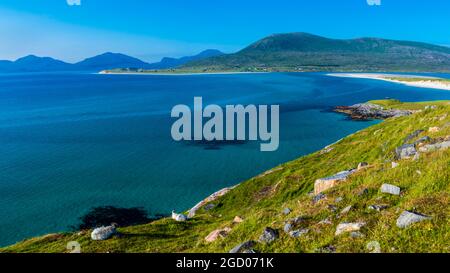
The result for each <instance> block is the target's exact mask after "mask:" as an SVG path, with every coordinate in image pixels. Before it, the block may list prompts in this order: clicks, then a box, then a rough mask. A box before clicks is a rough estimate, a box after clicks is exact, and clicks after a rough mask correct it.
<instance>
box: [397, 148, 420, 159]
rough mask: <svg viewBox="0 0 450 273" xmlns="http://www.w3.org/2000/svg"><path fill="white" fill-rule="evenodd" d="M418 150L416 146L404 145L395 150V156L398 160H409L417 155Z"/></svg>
mask: <svg viewBox="0 0 450 273" xmlns="http://www.w3.org/2000/svg"><path fill="white" fill-rule="evenodd" d="M416 152H417V151H416V148H415V146H414V144H404V145H402V146H400V147H397V148H396V149H395V154H396V155H397V158H398V159H408V158H411V157H413V156H414V155H415V154H416Z"/></svg>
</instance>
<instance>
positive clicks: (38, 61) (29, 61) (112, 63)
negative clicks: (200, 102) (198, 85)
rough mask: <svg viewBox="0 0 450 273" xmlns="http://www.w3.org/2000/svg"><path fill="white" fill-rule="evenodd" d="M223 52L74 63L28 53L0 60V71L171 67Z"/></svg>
mask: <svg viewBox="0 0 450 273" xmlns="http://www.w3.org/2000/svg"><path fill="white" fill-rule="evenodd" d="M223 54H224V53H222V52H220V51H219V50H215V49H208V50H205V51H202V52H201V53H199V54H197V55H194V56H187V57H181V58H179V59H176V58H169V57H165V58H163V59H162V60H161V61H160V62H157V63H146V62H144V61H142V60H139V59H137V58H134V57H130V56H127V55H124V54H120V53H111V52H107V53H104V54H101V55H97V56H94V57H91V58H87V59H85V60H83V61H81V62H78V63H75V64H70V63H66V62H63V61H60V60H56V59H53V58H50V57H37V56H34V55H28V56H26V57H23V58H20V59H17V60H16V61H1V60H0V72H45V71H48V72H50V71H100V70H106V69H114V68H142V69H171V68H177V67H179V66H181V65H183V64H185V63H187V62H190V61H195V60H201V59H204V58H208V57H213V56H219V55H223Z"/></svg>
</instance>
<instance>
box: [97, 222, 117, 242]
mask: <svg viewBox="0 0 450 273" xmlns="http://www.w3.org/2000/svg"><path fill="white" fill-rule="evenodd" d="M114 234H116V226H115V225H111V226H106V227H105V226H103V227H99V228H96V229H94V230H93V231H92V233H91V239H92V240H94V241H103V240H107V239H109V238H111V236H113V235H114Z"/></svg>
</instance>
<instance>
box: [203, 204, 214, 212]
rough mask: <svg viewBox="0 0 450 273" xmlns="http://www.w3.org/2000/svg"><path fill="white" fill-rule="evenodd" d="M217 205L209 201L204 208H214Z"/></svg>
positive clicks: (206, 209)
mask: <svg viewBox="0 0 450 273" xmlns="http://www.w3.org/2000/svg"><path fill="white" fill-rule="evenodd" d="M215 206H216V205H214V204H212V203H209V204H207V205H205V207H204V208H203V209H204V210H205V211H208V210H212V209H213V208H214V207H215Z"/></svg>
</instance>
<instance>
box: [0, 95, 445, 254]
mask: <svg viewBox="0 0 450 273" xmlns="http://www.w3.org/2000/svg"><path fill="white" fill-rule="evenodd" d="M373 104H376V105H379V106H381V107H384V108H389V109H400V110H411V111H412V112H413V114H411V115H408V116H403V117H393V118H388V119H387V120H385V121H383V122H381V123H379V124H377V125H374V126H372V127H369V128H367V129H364V130H362V131H359V132H357V133H355V134H352V135H350V136H348V137H346V138H344V139H342V140H340V141H338V142H337V143H335V144H332V145H330V146H329V147H326V148H324V149H323V150H321V151H318V152H316V153H313V154H310V155H308V156H304V157H302V158H299V159H297V160H294V161H291V162H288V163H285V164H282V165H280V166H278V167H276V168H274V169H272V170H270V171H267V172H265V173H263V174H261V175H259V176H257V177H254V178H252V179H250V180H248V181H245V182H243V183H241V184H240V185H238V186H237V187H235V188H233V189H231V190H230V191H229V192H228V193H226V194H225V195H223V196H221V197H219V198H218V199H216V200H214V201H211V202H210V204H213V205H214V206H213V207H212V208H211V205H210V206H208V209H205V207H202V208H200V209H199V211H197V213H196V215H195V216H194V217H193V218H191V219H189V220H188V221H186V222H175V221H174V220H172V219H170V218H165V219H161V220H157V221H154V222H151V223H148V224H143V225H138V226H129V227H120V228H118V232H119V235H117V236H113V237H112V238H110V239H108V240H105V241H93V240H91V239H90V230H85V231H81V232H74V233H61V234H52V235H47V236H43V237H38V238H33V239H30V240H25V241H23V242H20V243H18V244H16V245H13V246H9V247H6V248H2V249H0V252H67V250H66V245H67V243H68V242H70V241H77V242H79V243H80V245H81V251H82V252H228V251H229V250H230V249H232V248H233V247H235V246H236V245H238V244H240V243H242V242H246V241H249V240H252V241H254V243H253V244H251V243H249V245H252V249H253V250H255V251H259V252H297V253H298V252H368V251H372V250H373V248H374V247H376V246H378V245H379V247H380V251H381V252H446V253H448V252H450V249H449V246H448V242H449V241H450V232H449V222H448V219H449V217H448V216H449V198H450V172H449V169H450V149H445V148H444V147H443V144H442V143H448V141H450V138H449V136H450V116H449V113H450V102H448V101H442V102H429V103H400V102H398V101H393V100H389V101H374V102H372V104H371V105H373ZM377 109H379V108H377ZM405 143H415V146H414V145H413V147H415V148H416V149H417V150H418V151H420V154H419V155H420V156H414V158H410V159H398V158H397V155H396V148H398V147H400V146H401V145H403V144H405ZM439 143H441V144H439ZM410 146H411V145H409V146H407V147H410ZM360 162H367V163H368V165H366V166H364V164H360V165H361V166H360V167H361V168H359V169H358V170H354V171H353V173H351V174H350V175H349V176H348V177H347V179H346V180H343V181H340V182H339V183H338V184H337V185H336V186H335V187H332V188H330V189H328V190H326V191H324V192H322V193H320V194H316V195H314V194H312V193H311V192H312V191H313V189H314V184H315V181H316V180H317V179H320V178H324V177H328V176H331V175H334V174H336V173H338V172H341V171H344V170H349V169H353V168H356V167H357V166H358V164H359V163H360ZM393 162H394V163H393ZM397 164H398V165H397ZM382 184H392V185H395V186H398V187H400V194H399V195H392V194H388V193H383V192H382V191H381V190H380V188H381V187H382ZM349 206H351V207H349ZM287 209H289V210H287ZM404 211H411V212H416V213H420V214H423V215H426V216H427V217H429V218H426V220H424V221H421V222H417V223H414V224H412V225H410V226H408V227H406V228H401V227H398V226H397V225H398V221H399V220H398V219H399V217H400V215H404V214H403V213H404ZM236 216H239V217H240V218H241V219H242V222H241V221H233V220H234V219H235V217H236ZM287 223H288V224H291V225H292V226H291V229H292V230H290V231H289V230H288V231H289V232H285V231H283V229H287V228H288V227H289V226H287V225H286V224H287ZM343 223H356V224H358V225H361V228H360V230H359V231H354V232H344V233H343V234H340V235H336V230H337V229H338V228H341V227H343V226H342V225H340V226H339V224H343ZM266 227H269V228H271V229H273V230H274V231H275V233H278V236H277V238H276V239H275V240H274V241H273V242H271V243H262V242H258V239H259V238H260V235H261V234H262V232H263V230H264V229H265V228H266ZM358 228H359V226H358ZM217 229H224V231H223V232H221V235H222V236H223V238H221V237H220V236H219V238H217V239H216V240H215V241H213V242H207V241H206V240H205V237H206V236H207V235H208V234H210V233H211V232H212V231H214V230H217ZM270 234H271V231H270V230H269V232H268V236H266V239H267V238H268V237H270V236H269V235H270ZM295 236H297V237H295Z"/></svg>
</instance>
